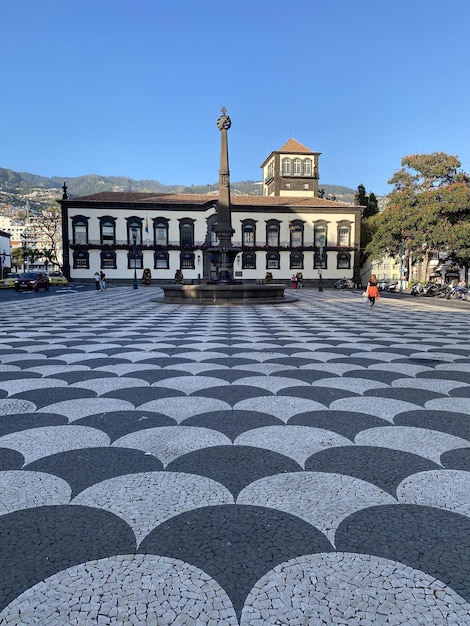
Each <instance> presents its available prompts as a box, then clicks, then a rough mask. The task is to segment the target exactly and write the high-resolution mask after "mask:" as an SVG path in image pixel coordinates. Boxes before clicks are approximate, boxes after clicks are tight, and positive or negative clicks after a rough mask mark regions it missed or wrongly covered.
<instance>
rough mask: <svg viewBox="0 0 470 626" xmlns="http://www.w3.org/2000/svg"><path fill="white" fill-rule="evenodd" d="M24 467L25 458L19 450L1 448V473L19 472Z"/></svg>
mask: <svg viewBox="0 0 470 626" xmlns="http://www.w3.org/2000/svg"><path fill="white" fill-rule="evenodd" d="M23 465H24V456H23V455H22V454H21V453H20V452H18V451H17V450H11V449H10V448H0V471H2V472H5V471H6V470H19V469H21V468H22V467H23Z"/></svg>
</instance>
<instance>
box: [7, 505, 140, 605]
mask: <svg viewBox="0 0 470 626" xmlns="http://www.w3.org/2000/svg"><path fill="white" fill-rule="evenodd" d="M135 548H136V542H135V537H134V533H133V531H132V529H131V528H130V527H129V526H128V525H127V524H126V523H125V522H124V521H123V520H122V519H120V518H119V517H117V516H116V515H113V514H112V513H108V512H107V511H102V510H99V509H96V508H91V507H83V506H72V505H57V506H41V507H36V508H32V509H23V510H21V511H15V512H14V513H9V514H7V515H3V516H1V517H0V554H1V555H2V562H3V566H2V568H1V569H0V610H1V609H3V608H4V607H5V606H6V605H7V604H8V603H9V602H10V601H11V600H13V599H14V598H15V597H16V596H18V595H19V594H20V593H22V592H23V591H25V590H26V589H28V588H29V587H32V586H33V585H35V584H36V583H37V582H39V581H41V580H44V578H47V577H48V576H51V575H52V574H56V573H57V572H60V571H61V570H64V569H66V568H67V567H71V566H72V565H78V564H79V563H85V562H86V561H91V560H94V559H101V558H105V557H109V556H112V555H116V554H128V553H134V552H135Z"/></svg>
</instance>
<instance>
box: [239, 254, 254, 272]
mask: <svg viewBox="0 0 470 626" xmlns="http://www.w3.org/2000/svg"><path fill="white" fill-rule="evenodd" d="M242 269H244V270H255V269H256V254H255V253H254V252H243V254H242Z"/></svg>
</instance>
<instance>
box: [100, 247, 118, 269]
mask: <svg viewBox="0 0 470 626" xmlns="http://www.w3.org/2000/svg"><path fill="white" fill-rule="evenodd" d="M100 261H101V269H103V270H104V269H112V270H115V269H116V267H117V266H116V252H115V251H114V250H112V249H110V248H104V249H103V250H101V252H100Z"/></svg>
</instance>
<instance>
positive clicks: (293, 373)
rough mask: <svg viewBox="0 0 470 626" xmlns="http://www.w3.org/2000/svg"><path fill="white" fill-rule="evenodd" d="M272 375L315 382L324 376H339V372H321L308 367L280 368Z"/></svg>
mask: <svg viewBox="0 0 470 626" xmlns="http://www.w3.org/2000/svg"><path fill="white" fill-rule="evenodd" d="M304 365H305V364H304ZM270 376H281V377H282V378H293V379H294V380H302V381H304V382H306V383H313V382H314V381H316V380H321V379H322V378H339V376H338V375H337V374H331V373H330V372H321V371H320V370H310V369H308V368H306V369H302V370H298V369H297V370H291V369H289V370H280V371H279V372H273V373H272V374H270Z"/></svg>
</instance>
